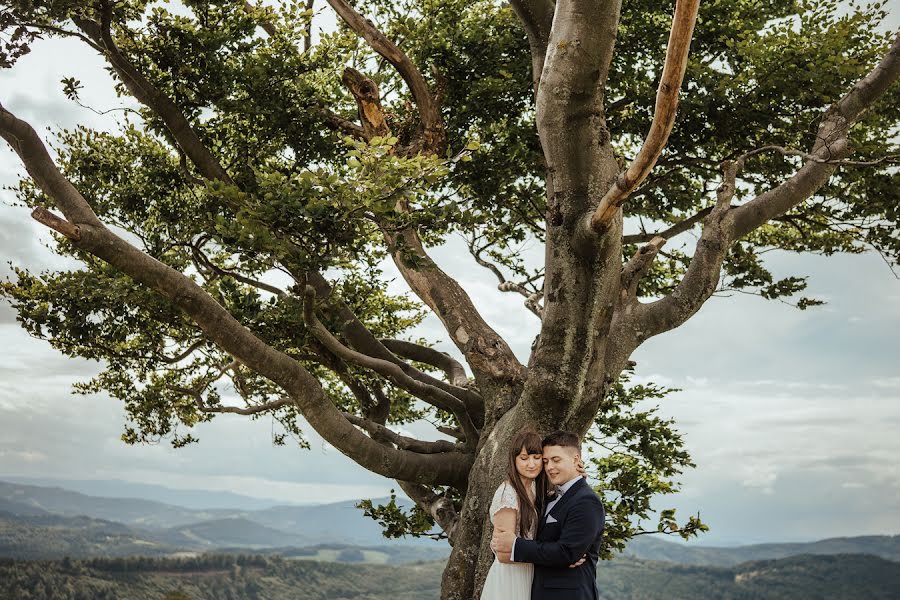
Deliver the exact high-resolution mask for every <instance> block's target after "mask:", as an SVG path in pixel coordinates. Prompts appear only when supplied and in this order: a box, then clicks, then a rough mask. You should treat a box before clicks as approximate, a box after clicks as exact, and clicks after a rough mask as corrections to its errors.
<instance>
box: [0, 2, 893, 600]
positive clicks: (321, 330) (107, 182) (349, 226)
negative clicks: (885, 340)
mask: <svg viewBox="0 0 900 600" xmlns="http://www.w3.org/2000/svg"><path fill="white" fill-rule="evenodd" d="M328 4H329V5H330V7H313V5H312V3H311V2H310V3H305V2H303V3H301V2H290V3H284V4H283V5H281V6H279V7H277V8H274V9H273V8H262V7H258V6H256V5H254V4H251V3H245V2H237V1H226V0H218V1H204V0H184V1H183V2H182V3H180V4H178V3H171V4H169V3H160V2H147V1H143V0H117V1H113V0H99V1H84V2H75V1H72V0H45V1H36V0H35V1H31V0H4V1H2V2H0V44H2V49H0V65H2V66H3V67H7V68H15V63H16V61H17V59H18V58H20V57H21V56H22V55H23V54H25V53H27V52H28V50H29V49H30V47H31V46H32V45H33V44H36V43H40V40H41V39H42V38H45V37H48V36H61V37H67V38H71V39H73V40H75V41H77V42H78V43H84V44H86V45H88V46H90V47H91V48H92V49H94V50H95V51H96V52H97V53H98V54H99V55H100V56H102V57H103V58H104V59H105V60H106V61H107V64H108V68H109V71H110V73H111V74H112V75H113V76H114V78H115V81H116V89H117V92H118V93H119V94H120V95H122V96H129V97H132V98H133V99H134V100H136V101H137V103H136V104H130V105H129V108H127V109H126V110H125V111H124V112H123V115H122V118H121V120H120V127H119V128H118V129H117V130H116V131H114V132H112V133H110V132H100V131H94V130H90V129H86V128H78V129H75V130H73V131H60V132H58V134H57V144H56V153H55V154H56V156H55V158H54V157H53V156H51V154H50V153H49V152H48V151H47V149H46V147H45V146H44V144H43V142H42V140H41V139H40V137H39V136H38V135H37V134H36V133H35V131H34V130H33V129H32V127H31V126H30V125H29V124H28V123H26V122H24V121H22V120H21V119H19V118H17V117H16V116H15V115H14V114H12V113H11V112H9V111H8V110H6V109H5V108H2V107H0V135H2V136H3V138H4V139H5V140H6V141H7V142H8V143H9V145H10V146H11V147H12V149H13V150H14V151H15V152H16V153H17V154H18V155H19V157H20V158H21V160H22V163H23V164H24V166H25V168H26V170H27V172H28V177H26V178H24V179H23V180H22V182H21V183H20V185H19V186H18V188H17V195H18V199H19V201H20V202H21V203H22V204H24V205H27V206H28V207H30V208H32V209H33V213H32V214H33V216H34V218H35V219H37V220H38V221H40V222H41V223H43V224H45V225H46V226H48V227H49V228H51V229H52V230H54V231H55V232H56V234H57V235H56V240H57V243H56V244H55V246H54V248H53V249H54V251H56V252H58V253H60V254H62V255H66V256H69V257H74V258H75V259H77V260H78V261H80V262H81V263H82V265H83V266H82V268H80V269H77V270H71V271H64V272H45V273H40V274H33V273H30V272H28V271H27V270H26V269H23V268H16V271H15V277H14V278H13V279H10V280H8V281H6V282H5V283H3V284H2V285H3V287H2V291H3V294H4V295H5V296H6V297H7V298H8V299H9V301H10V302H11V303H12V305H13V306H14V307H15V308H16V310H17V311H18V315H19V320H20V321H21V323H22V324H23V326H24V327H25V328H26V329H27V330H28V331H29V332H30V333H31V334H33V335H35V336H37V337H40V338H44V339H47V340H48V341H49V342H50V343H51V344H52V345H53V346H54V347H56V348H58V349H59V350H60V351H62V352H64V353H66V354H68V355H72V356H82V357H87V358H92V359H96V360H99V361H101V362H102V371H101V373H100V374H99V375H98V376H97V377H96V378H94V379H93V380H92V381H90V382H89V383H87V384H79V386H78V389H79V391H81V392H84V393H96V392H106V393H108V394H110V395H112V396H113V397H116V398H120V399H121V400H122V401H124V403H125V406H126V408H127V411H128V414H129V417H130V423H129V424H128V426H127V428H126V432H125V435H124V436H123V438H124V439H125V441H127V442H131V443H139V442H143V441H147V440H155V439H158V438H160V437H168V438H170V439H171V440H172V442H173V443H174V444H175V445H183V444H186V443H190V442H192V441H195V438H194V436H193V435H192V432H193V433H196V432H197V431H198V429H197V428H195V427H194V426H195V425H196V424H198V423H199V422H202V421H207V420H209V419H211V418H213V417H214V416H216V415H219V414H221V413H230V414H235V415H244V416H246V417H249V418H258V417H260V416H263V415H271V416H273V418H276V419H278V420H279V421H280V422H281V423H282V424H283V426H284V428H285V436H286V435H293V436H294V437H295V438H296V439H298V440H299V441H300V443H301V444H303V443H304V441H303V440H304V438H303V432H302V430H301V423H302V422H304V421H305V423H306V424H308V426H309V427H311V428H313V429H314V430H315V431H316V432H317V433H318V434H319V435H320V436H321V437H322V438H324V439H325V440H327V441H328V442H329V443H330V444H332V445H333V446H334V447H335V448H337V449H338V450H340V451H341V452H342V453H344V454H346V455H347V456H348V457H350V458H351V459H353V460H354V461H356V462H357V463H358V464H360V465H361V466H363V467H364V468H366V469H369V470H371V471H373V472H375V473H378V474H380V475H383V476H385V477H387V478H391V479H395V480H396V481H397V482H398V485H399V486H400V487H401V488H402V489H403V491H404V492H405V493H406V494H407V495H408V496H409V497H410V498H412V499H413V500H414V501H415V502H416V505H417V510H415V511H413V512H412V513H411V514H403V513H401V512H398V511H397V510H394V509H395V507H394V506H393V505H389V506H386V507H375V506H371V505H369V506H368V510H369V512H370V513H372V515H373V516H375V517H376V518H379V519H381V520H382V521H384V523H385V525H386V526H387V527H388V530H389V531H391V532H392V533H404V532H412V533H423V532H425V531H427V530H428V529H429V528H430V527H431V526H432V525H436V526H437V527H438V528H439V530H440V531H441V532H443V535H445V536H446V537H448V538H449V541H450V543H451V544H452V545H453V551H452V554H451V557H450V560H449V562H448V565H447V567H446V571H445V576H444V584H443V595H444V598H447V599H449V598H458V599H463V598H465V599H469V598H472V597H476V596H477V590H478V589H480V582H481V581H482V580H483V577H484V575H485V572H486V567H487V565H488V564H489V563H490V551H489V549H488V548H487V545H486V540H487V536H488V535H489V531H487V530H486V528H485V527H484V523H485V517H486V510H487V506H488V503H489V500H490V496H491V494H492V492H493V490H494V489H495V487H496V485H497V483H498V482H499V480H500V479H501V478H502V476H503V469H504V462H505V458H504V453H505V451H506V445H507V442H508V441H509V440H510V438H511V437H512V435H514V434H515V433H516V432H517V431H519V430H520V429H521V428H523V427H525V426H530V427H534V428H536V429H537V430H539V431H543V432H545V431H548V430H552V429H558V428H564V429H570V430H573V431H577V432H580V433H584V434H588V435H589V436H590V438H589V439H590V440H591V443H592V444H593V445H594V446H595V451H596V455H595V456H596V461H595V467H596V472H595V477H596V478H595V482H596V483H597V484H598V489H599V490H600V491H601V493H603V494H604V497H605V498H606V500H607V502H608V504H609V506H610V517H609V519H610V521H609V524H608V528H609V536H608V539H609V541H610V546H609V547H614V546H616V545H617V544H621V542H622V541H623V540H625V539H627V538H628V537H629V536H631V535H634V534H637V533H639V532H640V531H639V530H638V526H636V525H635V518H636V517H647V514H648V509H649V504H648V501H649V500H648V499H649V496H650V495H652V493H654V492H667V491H671V490H672V489H673V488H672V481H671V478H672V477H673V476H675V475H677V473H678V472H679V470H680V469H682V468H684V467H685V466H687V465H689V464H690V459H689V457H688V455H687V454H686V453H685V452H684V451H683V449H682V444H681V439H680V437H679V436H678V434H677V432H675V431H674V430H673V429H672V424H671V423H670V422H668V421H666V420H664V419H661V418H659V417H657V416H656V415H655V414H654V413H653V411H648V410H646V409H645V408H644V403H642V402H641V400H643V399H647V398H653V397H658V396H659V395H660V394H662V393H664V392H665V390H660V389H658V388H654V387H653V386H649V387H640V386H638V387H634V388H628V387H627V386H626V385H624V381H625V379H626V377H625V376H623V372H626V371H627V370H628V369H630V368H631V367H632V366H633V363H631V361H630V357H631V355H632V353H633V352H634V351H635V349H637V348H638V347H639V346H640V345H641V344H643V343H644V342H646V341H647V340H649V339H650V338H652V337H654V336H656V335H659V334H662V333H665V332H667V331H670V330H673V329H675V328H677V327H679V326H680V325H682V324H683V323H684V322H685V321H687V320H688V319H689V318H690V317H691V316H692V315H694V314H695V313H696V312H697V311H698V310H699V309H700V307H701V306H702V305H703V304H704V303H705V302H706V301H707V300H708V299H709V298H710V297H711V296H712V295H713V294H715V293H716V292H717V291H722V290H740V291H742V292H746V293H753V294H758V295H760V296H762V297H764V298H768V299H783V300H786V301H787V300H788V299H790V298H794V302H795V304H796V305H797V306H798V307H799V308H805V307H807V306H810V305H811V304H814V303H815V302H816V301H815V300H810V299H807V298H802V297H798V294H800V293H802V291H803V289H804V287H805V280H804V278H802V277H799V276H792V277H788V278H786V279H781V280H776V279H775V278H774V277H773V276H772V274H771V273H770V272H769V271H768V270H767V268H766V266H765V263H764V261H763V255H764V253H765V251H767V250H771V249H783V250H787V251H793V252H811V253H819V254H832V253H835V252H863V251H866V250H869V249H872V250H874V251H877V252H880V253H881V254H882V255H883V256H884V257H885V259H886V260H887V261H888V262H889V263H892V264H896V262H897V260H898V258H900V240H898V236H897V226H898V225H897V222H898V217H900V212H898V189H900V185H898V174H897V170H896V167H894V166H892V165H893V164H896V158H897V155H898V151H897V142H896V132H897V129H896V127H897V125H898V123H900V102H898V91H897V87H896V86H894V87H891V86H892V84H893V83H894V82H895V81H896V79H897V77H898V75H900V38H898V37H896V36H894V35H891V34H885V33H879V31H882V30H883V29H880V28H879V27H880V24H881V23H882V21H883V20H884V17H885V11H884V9H883V8H882V4H881V3H875V4H871V5H867V6H859V7H857V6H849V7H847V6H843V7H841V6H839V5H838V4H837V3H836V2H835V1H834V0H716V1H715V2H712V1H710V2H706V3H704V4H703V5H702V6H699V7H698V5H699V2H698V1H697V0H678V2H677V5H676V6H675V8H674V18H673V16H672V6H671V3H659V2H653V1H650V0H628V1H627V2H624V3H622V2H621V1H619V0H558V1H557V2H556V3H554V2H553V1H552V0H513V1H511V2H510V3H508V4H507V3H504V2H497V1H492V0H479V1H471V0H441V1H435V0H402V1H400V2H394V1H392V0H360V1H359V2H356V3H355V4H354V5H353V6H351V5H350V4H349V3H348V2H346V1H345V0H328ZM314 8H316V9H317V10H313V9H314ZM318 9H321V10H329V11H331V10H333V11H334V13H336V14H337V15H338V17H339V19H340V26H339V28H338V29H337V30H336V31H334V32H331V33H326V34H323V35H321V36H320V37H319V39H318V40H314V37H313V35H312V31H313V29H312V23H313V22H314V21H315V20H317V19H320V18H322V16H321V10H318ZM314 42H315V43H314ZM61 60H65V59H64V58H63V59H61ZM78 69H79V65H76V64H72V65H71V70H72V75H73V76H72V77H70V78H66V79H65V80H63V82H62V83H63V85H64V89H65V92H66V94H67V95H68V96H69V97H70V98H71V99H72V100H73V101H75V102H79V95H78V94H79V89H80V87H81V84H80V83H79V81H78V79H77V77H76V76H77V75H78ZM7 93H8V92H7V91H6V90H3V91H2V92H0V94H2V95H6V94H7ZM679 96H680V102H679ZM0 101H2V98H0ZM131 106H134V107H135V108H130V107H131ZM676 108H677V109H678V110H677V117H676ZM59 213H61V215H60V214H59ZM449 236H462V237H464V238H465V239H466V240H467V241H468V247H469V249H470V251H471V255H472V257H471V258H472V260H473V264H475V263H477V264H478V265H480V266H482V267H484V268H486V269H489V270H490V271H491V272H492V273H493V274H494V275H496V277H497V278H498V280H499V285H498V289H499V292H498V293H500V292H507V293H513V294H521V296H522V297H523V307H522V310H523V313H525V314H528V315H529V318H534V319H538V320H539V321H540V334H539V335H538V337H537V338H536V339H535V341H534V344H533V347H532V351H531V355H530V357H529V358H528V360H527V362H526V363H525V364H523V363H522V362H520V361H519V360H518V359H517V357H516V356H515V355H514V353H513V352H512V350H511V349H510V347H509V345H508V344H507V343H506V342H505V341H504V340H503V339H502V338H501V337H500V336H499V335H498V334H497V332H496V331H495V330H494V329H492V327H491V325H490V324H489V323H487V322H486V321H485V319H484V318H482V316H481V315H480V314H479V311H478V310H477V309H476V306H475V305H474V304H473V302H472V300H471V298H470V296H469V295H468V294H467V292H466V291H465V290H464V289H463V288H462V287H461V286H460V284H459V283H458V282H457V281H456V280H454V279H453V278H452V277H451V276H449V275H448V274H447V273H446V272H445V271H444V270H442V269H441V267H440V266H439V265H438V264H436V263H435V262H434V260H432V258H431V257H430V256H429V254H428V248H433V247H435V246H436V245H439V244H441V243H442V242H443V241H444V240H445V239H447V238H448V237H449ZM679 236H681V238H679ZM673 238H679V239H675V240H674V241H673ZM682 238H683V239H684V240H685V241H681V239H682ZM525 241H532V242H539V243H542V244H543V245H544V247H545V260H544V263H543V264H542V265H540V266H538V267H536V266H535V265H533V264H531V263H530V262H529V261H528V260H525V258H524V257H523V256H522V253H521V248H522V247H523V242H525ZM664 245H667V246H668V249H667V250H664ZM388 257H389V258H390V259H392V260H393V262H394V264H395V265H396V268H397V269H398V270H399V272H400V273H401V274H402V276H403V278H404V279H405V281H406V283H407V284H408V286H409V289H410V290H411V291H412V293H413V294H414V298H415V299H410V297H406V296H392V295H390V294H388V293H387V287H386V286H387V284H386V282H385V281H384V278H383V277H381V273H380V272H379V269H378V265H379V264H381V263H382V261H383V260H385V259H387V258H388ZM285 281H287V282H288V284H284V283H283V282H285ZM429 311H430V312H431V313H433V314H434V315H436V316H437V317H438V318H439V319H440V321H441V323H443V325H444V326H445V328H446V331H447V335H448V338H449V340H450V341H451V342H452V343H453V344H454V345H455V346H456V348H457V349H458V350H459V355H458V356H462V357H463V358H464V362H465V365H464V364H463V363H461V362H459V361H457V360H456V359H454V358H453V357H451V356H450V355H448V354H446V353H442V352H439V351H437V350H435V349H434V348H433V347H431V345H430V344H429V342H428V341H427V340H411V339H409V338H410V337H411V336H410V335H409V333H408V332H409V330H410V328H411V327H413V326H414V325H416V324H417V323H418V322H420V320H421V318H422V317H423V315H424V314H425V313H426V312H429ZM526 311H530V314H529V312H526ZM720 338H721V339H717V340H710V343H711V345H715V346H716V347H724V346H725V345H727V341H726V338H727V332H721V333H720ZM466 367H467V368H466ZM626 375H627V374H626ZM226 382H228V384H229V386H228V388H226V386H225V385H224V384H225V383H226ZM235 398H240V400H239V401H238V402H230V401H229V400H230V399H235ZM301 419H302V421H301ZM422 419H425V420H428V421H430V422H431V423H432V424H433V425H434V426H435V431H434V434H435V435H434V436H432V437H433V438H434V439H431V440H424V439H412V438H409V437H407V436H405V435H401V434H400V433H397V427H396V426H397V425H402V424H404V423H408V422H412V421H417V420H422ZM179 426H181V429H180V430H179V429H178V427H179ZM185 426H187V428H189V429H188V433H185V428H184V427H185ZM303 427H306V425H303ZM701 527H702V525H701V524H700V523H699V522H698V521H696V520H692V521H690V522H689V523H688V524H687V531H688V532H691V531H695V530H697V529H698V528H701ZM678 528H679V526H678V525H677V524H676V522H675V521H674V520H673V519H672V518H671V513H669V512H664V513H663V515H662V520H661V522H660V525H659V529H661V530H664V531H672V530H676V529H678Z"/></svg>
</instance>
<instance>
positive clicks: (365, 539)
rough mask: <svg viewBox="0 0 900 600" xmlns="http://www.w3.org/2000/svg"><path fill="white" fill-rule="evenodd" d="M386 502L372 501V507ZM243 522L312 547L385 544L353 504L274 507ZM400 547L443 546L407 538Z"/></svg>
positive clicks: (404, 504) (378, 530)
mask: <svg viewBox="0 0 900 600" xmlns="http://www.w3.org/2000/svg"><path fill="white" fill-rule="evenodd" d="M386 501H387V500H386V499H381V500H378V499H376V500H375V502H376V503H378V502H386ZM397 504H398V505H399V506H401V507H409V506H410V502H409V501H407V500H402V499H399V498H398V499H397ZM247 518H248V519H251V520H253V521H256V522H257V523H260V524H262V525H265V526H266V527H270V528H272V529H277V530H279V531H284V532H286V533H294V534H297V535H303V536H306V537H308V538H310V539H313V540H316V542H315V543H341V544H355V545H357V546H373V545H379V544H385V543H388V542H389V540H387V539H386V538H385V537H384V536H383V535H382V533H381V532H382V529H381V526H379V525H378V523H376V522H375V521H373V520H372V519H369V518H368V517H366V516H364V515H363V513H362V511H361V510H360V509H358V508H356V501H353V500H350V501H346V502H335V503H333V504H320V505H316V506H302V507H301V506H276V507H274V508H268V509H266V510H260V511H255V512H253V513H248V514H247ZM402 543H403V544H414V545H422V546H429V547H437V546H443V545H446V544H445V543H438V542H435V541H434V540H431V539H426V538H407V539H404V540H402Z"/></svg>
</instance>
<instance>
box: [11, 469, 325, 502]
mask: <svg viewBox="0 0 900 600" xmlns="http://www.w3.org/2000/svg"><path fill="white" fill-rule="evenodd" d="M0 481H6V482H10V483H19V484H24V485H33V486H39V487H57V488H62V489H64V490H68V491H70V492H78V493H79V494H84V495H86V496H99V497H103V498H135V499H141V500H151V501H154V502H162V503H163V504H171V505H175V506H181V507H183V508H190V509H193V510H209V509H213V508H224V509H232V510H262V509H264V508H270V507H272V506H279V505H284V504H287V503H285V502H283V501H280V500H273V499H265V498H256V497H251V496H245V495H242V494H235V493H233V492H222V491H209V490H193V489H191V490H183V489H177V488H170V487H167V486H164V485H156V484H149V483H136V482H133V481H123V480H121V479H55V478H47V477H20V476H3V475H0ZM293 504H296V505H297V506H307V505H308V504H307V503H303V502H296V503H293Z"/></svg>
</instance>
